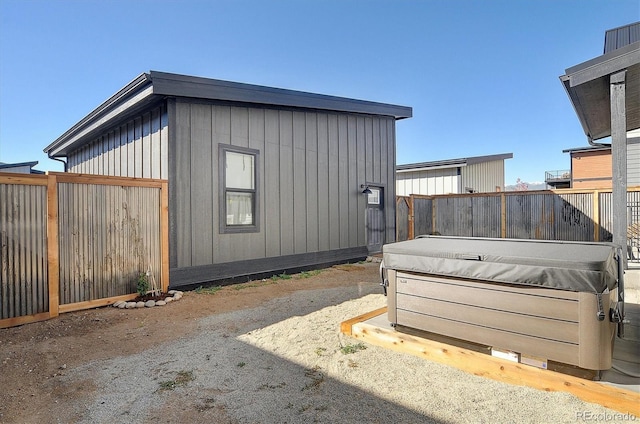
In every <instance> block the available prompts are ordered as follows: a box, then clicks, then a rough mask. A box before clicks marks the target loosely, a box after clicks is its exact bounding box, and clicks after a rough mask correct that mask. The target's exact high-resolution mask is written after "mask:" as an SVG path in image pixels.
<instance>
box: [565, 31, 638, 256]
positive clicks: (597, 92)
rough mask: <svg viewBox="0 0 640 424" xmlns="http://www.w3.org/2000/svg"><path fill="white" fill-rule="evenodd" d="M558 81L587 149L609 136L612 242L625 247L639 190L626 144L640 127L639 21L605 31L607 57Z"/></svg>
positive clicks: (635, 166) (576, 68)
mask: <svg viewBox="0 0 640 424" xmlns="http://www.w3.org/2000/svg"><path fill="white" fill-rule="evenodd" d="M560 81H561V82H562V84H563V86H564V89H565V90H566V92H567V95H568V96H569V99H570V100H571V103H572V105H573V108H574V110H575V112H576V115H577V117H578V120H579V121H580V124H581V125H582V128H583V130H584V134H585V135H586V137H587V142H588V144H589V145H592V146H602V145H604V144H601V143H598V140H602V139H604V138H607V137H611V143H610V144H608V145H605V146H610V147H611V153H612V154H611V158H612V168H611V169H612V174H613V175H612V186H613V187H612V202H613V205H612V208H613V211H614V217H613V222H612V234H613V242H614V243H617V244H619V245H620V246H626V245H627V231H628V229H629V228H630V226H632V225H634V224H635V222H634V221H633V219H635V218H630V216H631V217H633V216H634V214H633V213H632V214H629V213H628V211H627V210H628V209H629V207H630V206H629V202H628V194H627V187H628V185H629V184H632V185H635V184H634V181H636V178H637V177H636V175H637V172H638V168H640V166H638V165H639V162H638V161H636V160H635V159H634V157H638V156H636V155H637V154H638V150H637V149H638V146H637V143H635V142H633V143H629V142H628V140H629V138H630V134H629V132H631V131H634V130H637V129H639V128H640V22H635V23H632V24H629V25H625V26H621V27H618V28H614V29H611V30H608V31H606V33H605V41H604V54H602V55H601V56H598V57H595V58H592V59H590V60H587V61H586V62H583V63H580V64H578V65H575V66H572V67H571V68H568V69H566V70H565V74H564V75H561V76H560ZM630 150H631V152H630ZM629 156H631V165H629ZM625 157H626V160H625ZM625 260H626V259H625ZM625 266H626V264H625Z"/></svg>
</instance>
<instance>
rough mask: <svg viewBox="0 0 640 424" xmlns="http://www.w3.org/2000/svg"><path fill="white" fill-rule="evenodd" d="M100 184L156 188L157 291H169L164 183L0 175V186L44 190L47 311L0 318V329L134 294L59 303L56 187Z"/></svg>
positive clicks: (53, 175)
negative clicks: (28, 186) (158, 282)
mask: <svg viewBox="0 0 640 424" xmlns="http://www.w3.org/2000/svg"><path fill="white" fill-rule="evenodd" d="M59 183H75V184H101V185H116V186H128V187H152V188H153V187H155V188H158V189H160V205H159V206H160V250H161V253H160V254H161V269H160V273H161V283H162V285H161V290H162V291H163V292H166V291H168V290H169V189H168V187H169V184H168V182H167V180H160V179H146V178H129V177H110V176H104V175H86V174H72V173H64V172H48V173H47V174H46V175H31V174H13V173H2V174H0V184H21V185H39V186H46V187H47V197H46V202H47V206H46V207H47V228H46V237H47V239H46V241H45V243H46V246H47V265H46V268H47V293H48V298H49V302H48V311H44V312H40V313H37V314H32V315H23V316H17V317H11V318H5V319H0V329H1V328H9V327H15V326H18V325H23V324H28V323H32V322H38V321H45V320H48V319H51V318H55V317H57V316H58V315H59V314H60V313H65V312H72V311H78V310H84V309H91V308H97V307H101V306H106V305H110V304H113V303H115V302H116V301H118V300H131V299H134V298H135V297H136V296H137V294H127V295H119V296H114V297H109V298H101V299H94V300H90V301H85V302H76V303H70V304H63V305H61V304H60V295H59V293H60V262H59V247H58V184H59Z"/></svg>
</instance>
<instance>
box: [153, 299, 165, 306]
mask: <svg viewBox="0 0 640 424" xmlns="http://www.w3.org/2000/svg"><path fill="white" fill-rule="evenodd" d="M166 304H167V302H165V301H164V300H158V301H157V302H156V306H164V305H166Z"/></svg>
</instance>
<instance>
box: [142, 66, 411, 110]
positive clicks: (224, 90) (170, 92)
mask: <svg viewBox="0 0 640 424" xmlns="http://www.w3.org/2000/svg"><path fill="white" fill-rule="evenodd" d="M150 79H151V81H152V83H153V87H154V94H161V95H165V96H179V97H192V98H202V99H209V100H225V101H236V102H243V103H255V104H264V105H273V106H290V107H303V108H310V109H321V110H332V111H337V112H354V113H365V114H374V115H384V116H392V117H394V118H395V119H405V118H411V117H412V116H413V109H412V108H411V107H408V106H400V105H394V104H389V103H379V102H373V101H368V100H358V99H351V98H347V97H338V96H331V95H326V94H317V93H310V92H305V91H297V90H290V89H284V88H276V87H267V86H262V85H255V84H247V83H240V82H232V81H224V80H217V79H213V78H204V77H196V76H189V75H181V74H173V73H167V72H160V71H151V72H150Z"/></svg>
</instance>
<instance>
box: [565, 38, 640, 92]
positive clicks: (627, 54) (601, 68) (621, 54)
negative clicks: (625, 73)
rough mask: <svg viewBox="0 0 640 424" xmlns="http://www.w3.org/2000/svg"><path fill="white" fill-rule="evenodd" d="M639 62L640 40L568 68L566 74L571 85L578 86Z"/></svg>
mask: <svg viewBox="0 0 640 424" xmlns="http://www.w3.org/2000/svg"><path fill="white" fill-rule="evenodd" d="M638 63H640V41H638V42H636V43H632V44H628V45H626V46H624V47H621V48H619V49H616V50H613V51H611V52H609V53H607V54H603V55H602V56H598V57H596V58H593V59H591V60H587V61H586V62H582V63H580V64H578V65H575V66H572V67H570V68H567V69H566V70H565V75H564V76H566V77H567V78H568V80H569V87H576V86H578V85H581V84H584V83H587V82H589V81H593V80H595V79H598V78H602V77H606V76H609V75H611V74H613V73H616V72H618V71H620V70H622V69H626V68H628V67H630V66H632V65H636V64H638ZM561 78H562V77H561Z"/></svg>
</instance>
